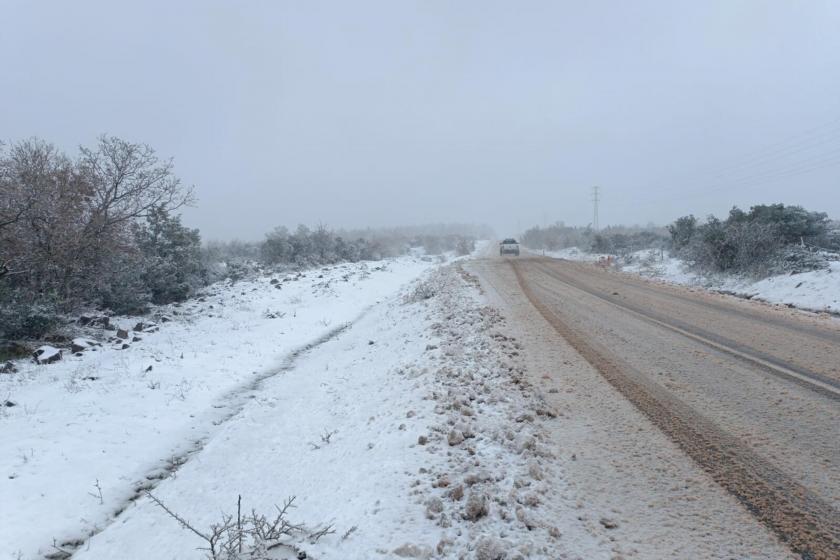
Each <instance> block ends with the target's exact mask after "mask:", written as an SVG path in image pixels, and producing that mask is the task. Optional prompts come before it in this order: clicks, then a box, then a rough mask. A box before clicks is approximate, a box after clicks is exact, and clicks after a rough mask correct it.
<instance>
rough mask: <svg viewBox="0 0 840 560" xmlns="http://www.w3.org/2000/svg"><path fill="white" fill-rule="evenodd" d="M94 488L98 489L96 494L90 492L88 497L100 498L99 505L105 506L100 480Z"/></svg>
mask: <svg viewBox="0 0 840 560" xmlns="http://www.w3.org/2000/svg"><path fill="white" fill-rule="evenodd" d="M93 487H94V488H96V493H93V492H88V496H91V497H93V498H99V505H102V504H104V503H105V500H103V499H102V486H101V485H100V484H99V479H98V478H97V479H96V484H94V485H93Z"/></svg>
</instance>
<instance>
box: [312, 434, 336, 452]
mask: <svg viewBox="0 0 840 560" xmlns="http://www.w3.org/2000/svg"><path fill="white" fill-rule="evenodd" d="M337 433H338V430H333V431H328V430H324V433H322V434H321V445H319V444H317V443H313V442H311V441H310V442H309V445H311V446H312V449H313V450H315V449H321V446H322V445H329V444H330V441H331V440H332V437H333V436H334V435H335V434H337Z"/></svg>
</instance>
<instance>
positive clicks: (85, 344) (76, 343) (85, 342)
mask: <svg viewBox="0 0 840 560" xmlns="http://www.w3.org/2000/svg"><path fill="white" fill-rule="evenodd" d="M97 346H101V344H99V343H98V342H97V341H95V340H91V339H89V338H74V339H73V342H72V343H71V344H70V351H71V352H72V353H74V354H78V353H80V352H84V351H86V350H92V349H95V348H96V347H97Z"/></svg>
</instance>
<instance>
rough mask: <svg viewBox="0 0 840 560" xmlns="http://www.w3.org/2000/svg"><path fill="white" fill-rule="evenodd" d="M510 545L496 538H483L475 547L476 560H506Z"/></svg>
mask: <svg viewBox="0 0 840 560" xmlns="http://www.w3.org/2000/svg"><path fill="white" fill-rule="evenodd" d="M508 549H509V545H508V544H507V543H506V542H505V541H502V540H501V539H497V538H495V537H486V536H485V537H481V538H480V539H479V540H478V543H477V544H476V545H475V560H506V559H507V557H508Z"/></svg>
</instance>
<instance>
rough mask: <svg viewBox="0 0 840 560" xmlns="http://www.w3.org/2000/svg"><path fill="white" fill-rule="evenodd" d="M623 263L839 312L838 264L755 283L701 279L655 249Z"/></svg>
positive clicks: (668, 278)
mask: <svg viewBox="0 0 840 560" xmlns="http://www.w3.org/2000/svg"><path fill="white" fill-rule="evenodd" d="M547 256H551V257H554V258H561V259H569V260H579V261H586V262H596V261H598V260H599V259H600V257H602V256H606V255H593V254H589V253H585V252H583V251H581V250H579V249H577V248H576V247H572V248H570V249H564V250H562V251H551V252H547ZM627 261H628V262H626V263H625V262H622V263H621V270H622V271H623V272H630V273H634V274H638V275H641V276H644V277H647V278H652V279H655V280H660V281H663V282H670V283H673V284H683V285H689V286H698V287H703V288H706V289H709V290H713V291H718V292H725V293H731V294H734V295H737V296H739V297H745V298H748V299H753V300H757V301H764V302H767V303H775V304H781V305H789V306H793V307H796V308H799V309H803V310H806V311H813V312H817V313H825V312H828V313H833V314H838V313H840V262H838V261H833V262H830V263H829V267H828V268H827V269H826V270H815V271H811V272H802V273H799V274H782V275H779V276H771V277H769V278H765V279H763V280H758V281H756V280H749V279H744V278H738V277H734V276H724V275H721V276H715V277H705V276H701V275H698V274H696V273H693V272H691V271H689V270H687V269H686V267H685V264H684V263H683V261H681V260H680V259H678V258H675V257H672V256H670V255H668V253H667V252H661V251H660V250H658V249H656V250H653V249H651V250H644V251H637V252H635V253H633V254H631V255H630V257H629V258H628V259H627Z"/></svg>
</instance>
